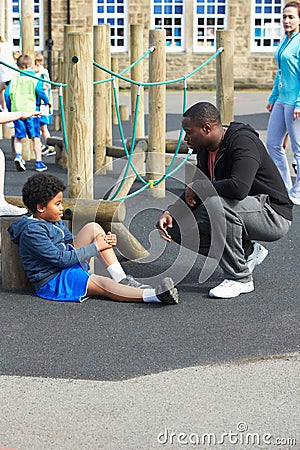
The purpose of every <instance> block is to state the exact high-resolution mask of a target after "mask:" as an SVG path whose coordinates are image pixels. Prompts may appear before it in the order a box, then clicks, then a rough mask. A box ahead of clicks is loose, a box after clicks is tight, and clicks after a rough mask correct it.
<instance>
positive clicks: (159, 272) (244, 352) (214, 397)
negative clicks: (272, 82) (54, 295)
mask: <svg viewBox="0 0 300 450" xmlns="http://www.w3.org/2000/svg"><path fill="white" fill-rule="evenodd" d="M122 95H123V103H124V102H125V101H126V98H127V97H126V96H127V94H126V93H125V94H122ZM267 95H268V93H265V92H237V93H236V95H235V120H238V121H243V122H245V123H250V124H251V125H253V126H254V127H255V128H256V129H257V130H258V131H259V133H260V135H261V137H262V139H263V140H264V139H265V136H266V128H267V123H268V114H267V113H266V112H265V105H266V103H267ZM201 99H203V100H208V101H211V102H212V103H214V102H215V96H214V93H213V92H211V93H202V92H199V93H190V94H189V96H188V102H190V104H191V103H194V102H195V101H198V100H201ZM180 102H181V94H180V93H177V92H176V93H172V95H168V98H167V131H168V133H167V134H168V137H172V138H174V137H175V136H176V135H178V128H179V127H180V118H181V114H180V104H181V103H180ZM124 125H125V126H124V129H125V132H126V135H127V136H130V126H129V123H127V124H126V123H125V124H124ZM146 128H147V127H146ZM54 134H56V133H55V132H53V135H54ZM114 140H115V143H116V144H117V143H118V135H117V130H116V129H115V130H114ZM0 145H1V148H2V149H3V151H4V152H5V155H6V180H5V193H6V195H21V189H22V185H23V183H24V182H25V181H26V179H27V178H28V177H29V176H31V175H32V174H33V173H34V172H33V170H34V162H33V161H30V162H28V163H27V171H26V172H22V173H19V172H16V170H15V167H14V163H13V157H12V152H11V144H10V142H9V141H7V140H1V141H0ZM288 152H289V153H288V155H289V159H290V160H291V152H290V149H288ZM44 162H46V164H47V165H48V167H49V171H50V172H51V173H54V174H55V175H57V176H59V177H60V178H62V179H64V180H65V181H66V180H67V174H66V171H65V170H64V169H62V168H61V167H60V166H57V165H56V164H55V158H54V157H49V158H47V159H46V158H45V159H44ZM123 166H124V161H116V162H114V168H113V171H112V172H109V173H107V175H105V176H99V175H95V181H94V186H95V198H99V197H103V196H105V195H107V193H108V192H109V190H110V189H111V187H112V185H113V184H114V183H115V182H116V179H117V176H118V173H119V171H120V169H121V168H122V167H123ZM183 186H184V170H183V169H180V170H179V171H178V172H177V174H176V176H174V177H172V178H169V179H168V180H167V183H166V192H167V195H166V198H165V199H153V198H152V197H151V195H150V193H149V191H144V192H143V193H142V194H141V195H138V196H136V197H133V198H132V199H129V200H127V201H126V219H125V223H126V225H127V226H128V227H129V229H130V231H131V232H132V233H133V234H134V236H135V237H136V238H138V239H139V240H140V242H141V243H142V244H143V245H144V246H145V247H146V248H147V249H148V250H149V253H150V257H149V258H146V259H145V260H138V261H129V260H127V259H126V255H123V254H121V253H119V254H118V256H119V258H120V260H121V262H122V265H123V266H124V269H125V271H126V272H127V273H130V274H132V275H134V276H135V277H136V278H138V279H142V280H143V281H148V282H150V280H151V281H156V280H159V279H160V278H161V277H162V276H166V275H169V274H170V275H172V276H173V277H174V278H175V281H176V282H177V284H178V290H179V293H180V302H179V304H178V305H177V306H170V307H164V306H159V305H154V304H147V305H145V304H133V303H132V304H125V303H117V302H112V301H108V300H106V299H102V300H99V299H89V300H87V301H85V302H84V303H82V304H77V303H56V302H51V301H45V300H42V299H40V298H38V297H36V296H35V295H34V293H33V291H31V290H28V291H13V292H11V291H6V290H4V289H3V288H2V287H1V286H0V303H1V311H2V314H1V327H0V334H1V344H2V345H1V364H0V388H1V403H0V407H1V416H0V446H1V445H2V446H4V447H3V448H6V449H14V450H16V449H18V450H52V449H53V450H54V449H55V450H69V449H70V450H71V449H72V450H82V449H88V450H90V449H95V450H98V449H104V450H110V449H111V450H122V449H124V450H135V449H137V450H155V449H159V448H163V447H166V448H172V449H173V448H174V449H175V448H176V449H179V448H188V449H190V448H195V447H197V448H203V449H210V448H211V449H220V450H221V449H226V450H227V449H228V450H232V449H234V448H237V449H248V448H249V449H250V448H251V449H252V448H253V449H269V448H273V447H276V448H278V449H281V450H283V449H300V436H299V291H298V282H299V275H300V271H299V256H300V242H299V227H300V208H299V207H297V206H296V207H295V208H294V220H293V224H292V227H291V230H290V232H289V233H288V235H287V236H285V237H284V238H282V239H281V240H279V241H277V242H273V243H265V244H264V245H265V246H266V247H267V248H268V250H269V255H268V257H267V258H266V260H265V262H264V263H263V264H262V265H260V266H259V267H257V268H256V269H255V273H254V282H255V291H254V292H252V293H250V294H245V295H241V296H239V297H238V298H235V299H228V300H220V299H210V298H209V297H208V295H207V292H208V290H209V289H210V288H211V287H213V286H214V285H216V284H218V283H220V282H221V280H222V273H221V271H220V269H218V268H217V269H216V270H215V271H213V272H212V275H211V277H210V278H209V279H208V280H207V281H205V282H204V283H202V284H199V282H198V279H199V274H200V273H201V271H202V268H203V265H204V261H205V260H204V258H203V257H202V256H199V255H194V254H193V253H192V252H188V251H180V249H179V248H178V247H177V246H176V245H172V244H171V245H168V246H164V245H162V241H161V240H160V238H159V236H158V234H157V231H156V230H155V224H156V220H157V217H158V216H159V215H160V212H161V211H162V210H164V209H165V208H166V205H168V204H170V203H172V199H174V197H176V196H178V195H180V192H181V191H182V189H183ZM139 187H140V183H135V186H134V188H135V189H136V188H139ZM66 195H67V192H66ZM95 270H96V271H97V272H98V273H104V269H103V268H102V267H101V266H100V265H99V264H96V266H95ZM1 448H2V447H0V449H1Z"/></svg>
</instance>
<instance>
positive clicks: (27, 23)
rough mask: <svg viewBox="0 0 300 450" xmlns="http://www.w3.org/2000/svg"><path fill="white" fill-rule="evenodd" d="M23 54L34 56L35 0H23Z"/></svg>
mask: <svg viewBox="0 0 300 450" xmlns="http://www.w3.org/2000/svg"><path fill="white" fill-rule="evenodd" d="M21 19H22V54H23V55H25V54H26V55H29V56H31V57H32V58H34V17H33V1H32V0H21Z"/></svg>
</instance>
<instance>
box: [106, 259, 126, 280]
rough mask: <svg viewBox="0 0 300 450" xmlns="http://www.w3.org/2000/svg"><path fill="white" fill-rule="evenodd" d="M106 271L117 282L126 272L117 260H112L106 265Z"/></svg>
mask: <svg viewBox="0 0 300 450" xmlns="http://www.w3.org/2000/svg"><path fill="white" fill-rule="evenodd" d="M107 272H108V273H109V275H110V276H111V278H112V279H113V280H114V281H116V282H117V283H119V281H121V280H123V278H126V273H125V272H124V270H123V267H122V266H121V264H120V263H119V261H117V262H114V263H113V264H111V265H110V266H108V267H107Z"/></svg>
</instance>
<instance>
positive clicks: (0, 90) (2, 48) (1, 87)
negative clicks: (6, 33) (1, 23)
mask: <svg viewBox="0 0 300 450" xmlns="http://www.w3.org/2000/svg"><path fill="white" fill-rule="evenodd" d="M0 61H3V62H5V63H6V64H9V65H10V66H12V67H15V66H16V64H15V60H14V57H13V52H12V48H11V46H10V45H9V43H8V42H7V41H6V40H5V38H4V37H3V36H1V35H0ZM15 73H16V72H15V71H14V70H13V69H10V68H9V67H7V66H5V65H4V64H0V107H1V111H7V108H6V103H5V97H4V91H5V89H6V88H7V86H8V85H9V82H10V80H11V79H12V77H13V76H14V74H15Z"/></svg>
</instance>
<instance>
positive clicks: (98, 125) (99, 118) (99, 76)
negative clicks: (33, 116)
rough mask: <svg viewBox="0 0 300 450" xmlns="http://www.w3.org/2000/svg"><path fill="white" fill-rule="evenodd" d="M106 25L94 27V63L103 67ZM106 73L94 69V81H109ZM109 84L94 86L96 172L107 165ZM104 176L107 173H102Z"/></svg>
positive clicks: (104, 61) (106, 43)
mask: <svg viewBox="0 0 300 450" xmlns="http://www.w3.org/2000/svg"><path fill="white" fill-rule="evenodd" d="M106 28H107V27H106V25H96V26H94V61H95V62H96V63H98V64H100V65H101V66H103V67H106V64H107V62H106V51H105V48H106V47H107V45H109V43H108V42H107V33H106ZM108 77H109V76H108V74H107V73H106V72H104V71H103V70H101V69H98V68H97V67H94V81H101V80H105V79H107V78H108ZM107 85H108V83H101V84H95V85H94V124H95V126H94V151H95V171H96V172H97V171H99V170H100V169H102V168H103V166H104V165H105V158H106V120H107V117H106V114H104V113H103V112H104V111H105V106H106V96H107ZM101 173H102V174H103V175H104V174H105V171H102V172H101Z"/></svg>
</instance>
